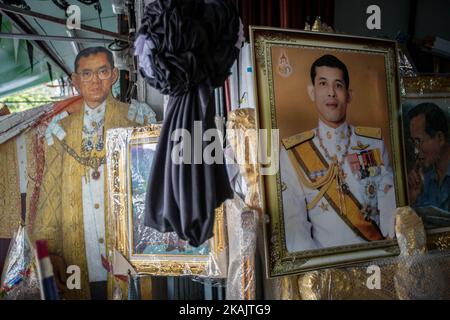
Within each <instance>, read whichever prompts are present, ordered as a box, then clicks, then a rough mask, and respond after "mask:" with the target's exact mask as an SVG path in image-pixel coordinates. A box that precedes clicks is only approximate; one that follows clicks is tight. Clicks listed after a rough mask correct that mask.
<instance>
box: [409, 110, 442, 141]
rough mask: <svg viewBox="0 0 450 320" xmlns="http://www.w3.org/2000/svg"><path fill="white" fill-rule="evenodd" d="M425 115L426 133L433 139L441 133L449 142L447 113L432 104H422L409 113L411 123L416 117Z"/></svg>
mask: <svg viewBox="0 0 450 320" xmlns="http://www.w3.org/2000/svg"><path fill="white" fill-rule="evenodd" d="M421 114H423V115H424V116H425V132H426V133H427V134H428V135H429V136H430V137H432V138H434V136H435V135H436V134H437V133H438V132H439V131H441V132H442V133H443V134H444V136H445V139H446V140H447V141H449V134H448V120H447V116H446V115H445V112H444V111H443V110H442V109H441V108H439V107H438V106H437V105H436V104H434V103H432V102H424V103H420V104H418V105H417V106H415V107H414V108H412V109H411V110H410V111H409V112H408V119H409V121H410V122H411V120H412V119H414V118H415V117H417V116H419V115H421Z"/></svg>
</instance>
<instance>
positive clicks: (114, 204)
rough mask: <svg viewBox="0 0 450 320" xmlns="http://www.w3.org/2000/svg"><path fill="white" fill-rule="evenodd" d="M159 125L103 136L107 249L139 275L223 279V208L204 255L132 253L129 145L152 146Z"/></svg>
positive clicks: (225, 246) (224, 252) (224, 273)
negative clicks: (107, 197)
mask: <svg viewBox="0 0 450 320" xmlns="http://www.w3.org/2000/svg"><path fill="white" fill-rule="evenodd" d="M160 131H161V125H151V126H147V127H141V128H128V129H123V128H120V129H112V130H108V133H107V170H108V191H109V212H110V214H109V215H110V216H109V219H108V224H109V228H110V230H112V231H111V232H110V237H109V239H108V243H109V247H111V248H115V249H117V250H118V251H119V252H120V253H121V254H122V255H123V256H124V257H125V258H126V259H127V260H128V261H129V262H130V264H131V265H132V266H133V267H134V268H135V270H136V272H138V273H139V274H143V275H158V276H181V275H194V276H208V277H225V276H226V270H227V255H226V248H227V239H226V231H225V230H226V229H225V228H226V225H225V216H224V211H223V207H219V208H218V209H216V219H215V225H214V235H215V236H214V237H213V238H212V239H210V240H209V243H208V244H209V247H210V252H209V254H207V255H193V254H189V255H188V254H186V255H183V254H135V253H133V251H132V246H133V244H134V240H133V232H132V230H134V225H133V210H132V203H131V174H130V171H131V169H130V163H131V161H130V160H131V152H130V149H131V146H132V145H136V144H156V143H157V140H158V137H159V135H160Z"/></svg>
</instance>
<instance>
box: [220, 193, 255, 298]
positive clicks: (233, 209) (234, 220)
mask: <svg viewBox="0 0 450 320" xmlns="http://www.w3.org/2000/svg"><path fill="white" fill-rule="evenodd" d="M225 211H226V213H227V221H228V238H229V243H228V245H229V264H228V278H227V288H226V298H227V299H228V300H254V299H255V292H256V288H255V285H256V279H255V277H256V275H255V254H256V241H257V233H256V230H257V227H258V213H257V212H256V211H255V210H252V209H250V208H248V207H246V205H245V203H244V202H243V201H242V200H241V198H239V197H237V196H236V197H235V198H234V199H233V200H228V201H226V202H225Z"/></svg>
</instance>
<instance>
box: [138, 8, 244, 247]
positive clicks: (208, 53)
mask: <svg viewBox="0 0 450 320" xmlns="http://www.w3.org/2000/svg"><path fill="white" fill-rule="evenodd" d="M240 25H241V24H240V19H239V15H238V13H237V10H236V8H235V7H234V6H233V5H232V3H231V2H230V1H226V0H157V1H154V2H152V3H151V4H149V5H148V6H147V7H146V8H145V14H144V17H143V19H142V26H141V28H140V29H139V35H140V36H145V39H146V41H148V44H149V47H151V50H149V52H147V53H146V54H145V55H146V56H145V57H140V58H147V59H148V61H149V64H141V68H140V71H141V74H142V75H143V76H144V77H145V79H146V81H147V82H148V83H149V84H150V85H151V86H152V87H154V88H156V89H158V90H159V91H160V92H161V93H162V94H165V95H169V96H170V98H169V104H168V107H167V110H166V115H165V119H164V124H163V128H162V130H161V135H160V137H159V141H158V146H157V149H156V154H155V157H154V160H153V164H152V168H151V172H150V177H149V181H148V187H147V194H146V203H145V225H146V226H149V227H152V228H154V229H156V230H158V231H160V232H172V231H175V232H176V233H177V234H178V236H179V237H180V238H181V239H183V240H186V241H188V242H189V244H190V245H192V246H199V245H201V244H202V243H204V242H205V241H206V240H208V239H209V238H211V237H212V236H213V225H214V210H215V208H217V207H218V206H220V205H221V203H222V202H223V201H225V200H226V199H228V198H231V197H232V189H231V187H230V184H229V181H228V176H227V173H226V169H225V166H224V164H220V163H219V164H218V163H214V164H205V163H204V161H203V163H202V164H194V151H192V157H191V160H192V161H191V164H189V163H181V164H176V163H174V162H173V161H172V158H171V155H172V150H173V149H174V146H176V145H177V144H179V141H172V140H171V137H172V133H173V132H174V131H175V130H177V129H185V130H186V132H188V133H190V135H191V136H192V138H193V137H194V124H195V122H196V121H197V122H198V121H200V122H201V124H202V126H201V127H202V129H201V134H202V136H203V133H204V132H205V131H206V130H208V129H211V128H216V127H215V123H214V116H215V114H214V112H215V108H214V105H213V103H214V99H212V96H213V92H214V88H216V87H219V86H221V85H223V83H224V81H225V80H226V78H227V77H228V75H229V70H230V68H231V67H232V65H233V63H234V61H235V60H236V58H237V57H238V54H239V50H240V48H238V47H237V46H236V43H237V41H238V32H239V28H240ZM140 60H141V59H140ZM142 66H145V67H144V68H143V67H142ZM146 68H147V69H151V70H147V69H146ZM197 124H198V123H197ZM200 142H201V141H192V150H194V145H195V144H197V146H198V144H199V143H200ZM207 144H208V143H205V142H201V147H202V150H204V148H205V147H206V145H207ZM197 160H198V159H197Z"/></svg>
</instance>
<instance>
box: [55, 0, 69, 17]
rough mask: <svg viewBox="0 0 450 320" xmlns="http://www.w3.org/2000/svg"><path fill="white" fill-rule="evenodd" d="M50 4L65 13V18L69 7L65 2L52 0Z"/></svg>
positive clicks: (63, 0)
mask: <svg viewBox="0 0 450 320" xmlns="http://www.w3.org/2000/svg"><path fill="white" fill-rule="evenodd" d="M52 2H53V3H54V4H55V5H56V6H57V7H58V8H60V9H61V10H63V11H64V12H65V13H66V16H67V8H68V7H70V4H69V3H68V2H67V1H66V0H52Z"/></svg>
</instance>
